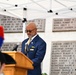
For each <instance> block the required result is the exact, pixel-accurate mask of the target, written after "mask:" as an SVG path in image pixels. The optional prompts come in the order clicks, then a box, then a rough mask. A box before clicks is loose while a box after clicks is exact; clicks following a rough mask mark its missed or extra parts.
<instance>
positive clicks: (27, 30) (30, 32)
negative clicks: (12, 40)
mask: <svg viewBox="0 0 76 75" xmlns="http://www.w3.org/2000/svg"><path fill="white" fill-rule="evenodd" d="M33 30H35V29H33ZM33 30H25V32H26V33H28V32H29V33H31V32H32V31H33Z"/></svg>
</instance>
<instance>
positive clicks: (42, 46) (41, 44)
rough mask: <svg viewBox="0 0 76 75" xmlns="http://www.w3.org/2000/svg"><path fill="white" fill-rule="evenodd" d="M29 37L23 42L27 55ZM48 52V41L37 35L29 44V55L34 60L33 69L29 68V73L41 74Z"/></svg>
mask: <svg viewBox="0 0 76 75" xmlns="http://www.w3.org/2000/svg"><path fill="white" fill-rule="evenodd" d="M27 41H28V38H27V39H25V40H24V41H23V42H22V50H21V51H22V52H23V53H24V54H25V55H26V51H25V45H26V42H27ZM45 53H46V43H45V41H44V40H43V39H42V38H40V37H39V35H37V36H36V37H35V38H34V39H33V40H32V41H31V43H30V44H29V51H28V52H27V56H28V58H29V59H31V60H32V61H33V63H34V64H33V66H34V69H33V70H28V75H41V62H42V60H43V58H44V56H45Z"/></svg>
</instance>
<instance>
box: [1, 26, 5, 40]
mask: <svg viewBox="0 0 76 75" xmlns="http://www.w3.org/2000/svg"><path fill="white" fill-rule="evenodd" d="M0 37H1V38H3V39H4V28H3V26H0Z"/></svg>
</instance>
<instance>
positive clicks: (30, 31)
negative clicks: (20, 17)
mask: <svg viewBox="0 0 76 75" xmlns="http://www.w3.org/2000/svg"><path fill="white" fill-rule="evenodd" d="M26 33H27V35H28V37H29V38H32V37H33V36H34V35H36V34H37V29H36V28H35V27H32V26H27V27H26Z"/></svg>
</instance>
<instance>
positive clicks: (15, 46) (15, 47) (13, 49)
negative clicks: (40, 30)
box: [12, 43, 19, 51]
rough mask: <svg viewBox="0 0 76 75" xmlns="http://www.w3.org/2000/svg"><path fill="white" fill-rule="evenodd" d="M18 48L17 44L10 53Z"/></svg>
mask: <svg viewBox="0 0 76 75" xmlns="http://www.w3.org/2000/svg"><path fill="white" fill-rule="evenodd" d="M18 46H19V43H17V45H16V46H15V47H14V48H13V49H12V51H17V48H18Z"/></svg>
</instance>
